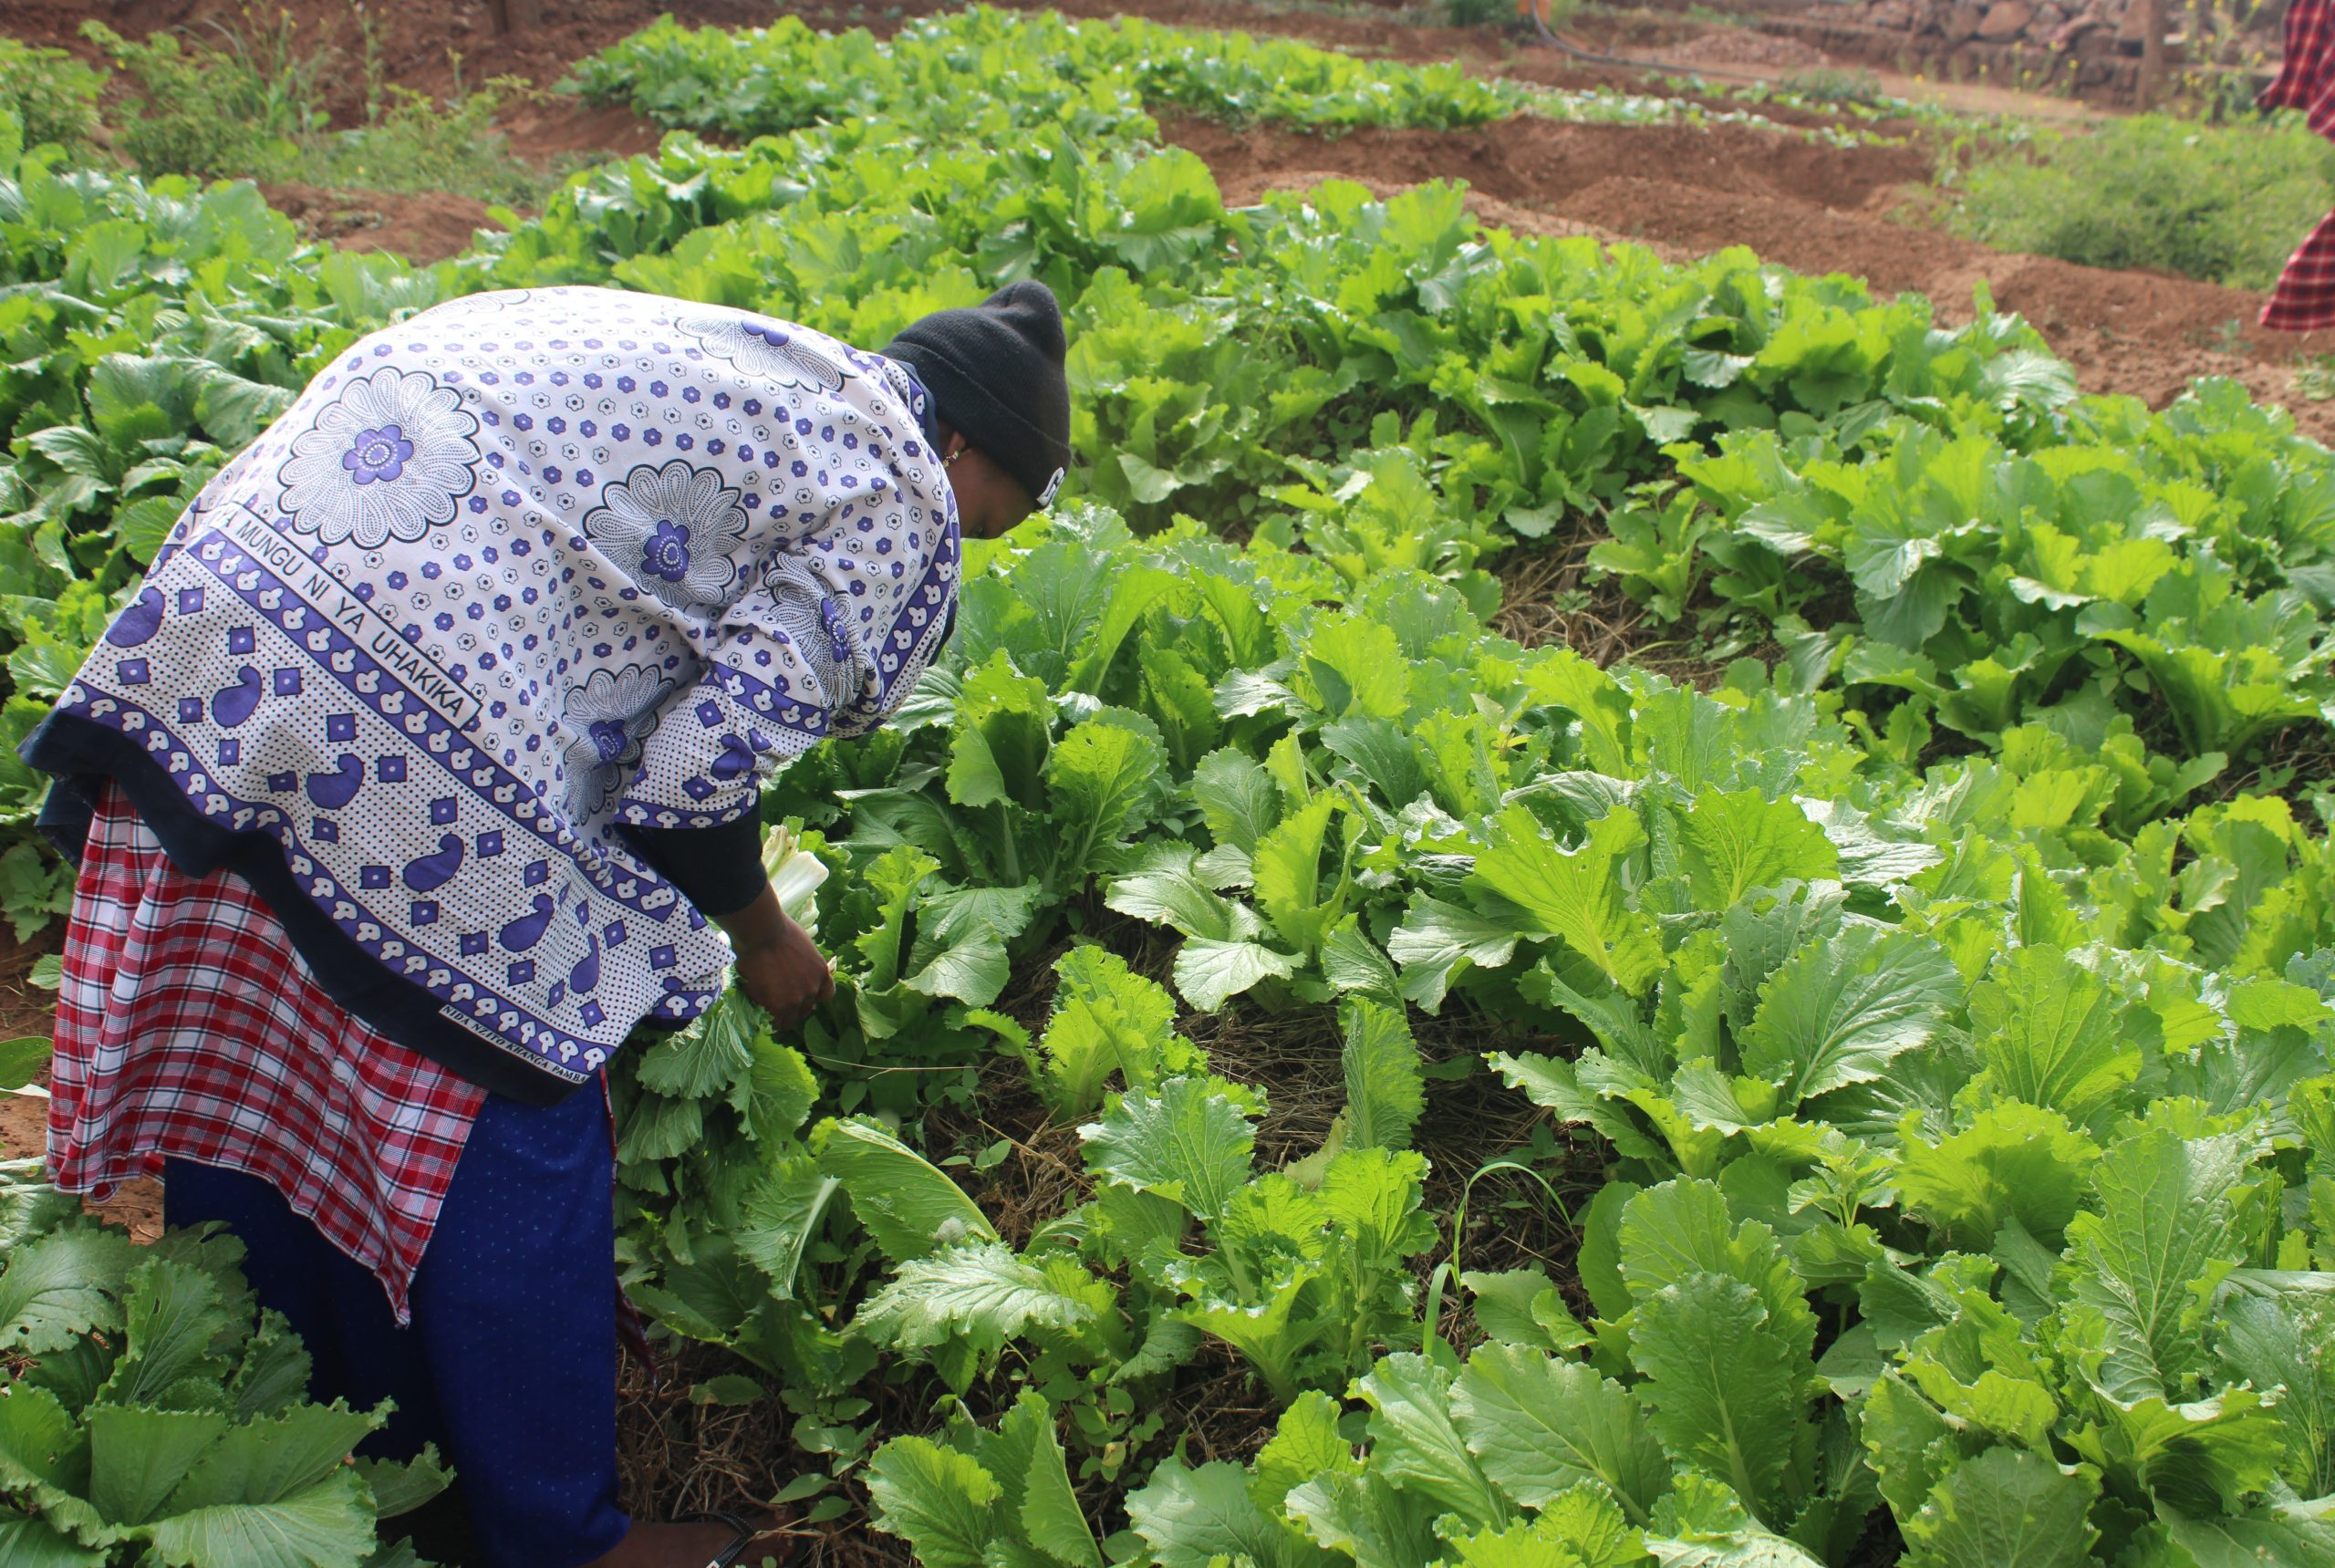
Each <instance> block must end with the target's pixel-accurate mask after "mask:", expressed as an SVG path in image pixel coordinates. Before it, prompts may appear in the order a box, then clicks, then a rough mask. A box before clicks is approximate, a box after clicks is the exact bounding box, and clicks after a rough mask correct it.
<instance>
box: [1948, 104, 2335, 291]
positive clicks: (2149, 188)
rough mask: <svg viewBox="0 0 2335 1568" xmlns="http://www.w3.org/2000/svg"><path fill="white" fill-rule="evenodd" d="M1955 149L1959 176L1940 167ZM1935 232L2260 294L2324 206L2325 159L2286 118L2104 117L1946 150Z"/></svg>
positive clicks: (2329, 160)
mask: <svg viewBox="0 0 2335 1568" xmlns="http://www.w3.org/2000/svg"><path fill="white" fill-rule="evenodd" d="M1964 153H1968V154H1969V155H1970V157H1971V161H1970V163H1969V166H1968V167H1967V169H1959V168H1956V167H1955V166H1954V164H1958V162H1959V161H1960V156H1961V155H1962V154H1964ZM1940 183H1941V184H1944V185H1946V186H1948V187H1949V188H1952V187H1956V186H1958V187H1959V191H1958V200H1957V201H1956V203H1955V205H1954V206H1953V208H1952V209H1951V210H1950V211H1949V213H1947V216H1946V223H1947V226H1948V227H1950V228H1952V229H1953V230H1955V231H1956V233H1958V234H1963V235H1965V236H1966V237H1967V238H1970V239H1974V240H1978V241H1980V242H1982V243H1984V244H1989V245H1993V246H1996V247H1998V248H1999V249H2004V250H2014V251H2027V252H2031V253H2032V254H2037V255H2048V256H2057V257H2059V258H2060V260H2062V261H2071V262H2078V263H2081V264H2082V265H2086V266H2099V267H2114V268H2128V267H2145V268H2153V269H2154V270H2157V271H2161V272H2170V273H2177V274H2179V275H2182V276H2185V277H2195V278H2205V279H2207V280H2209V281H2211V282H2215V283H2220V284H2226V285H2227V286H2230V287H2232V288H2252V289H2260V288H2268V286H2270V285H2271V284H2272V283H2273V282H2275V281H2276V280H2277V278H2278V272H2279V269H2280V268H2281V267H2283V266H2284V265H2286V260H2287V257H2288V254H2290V253H2291V252H2292V251H2293V249H2294V247H2295V246H2296V245H2297V244H2299V243H2300V242H2301V240H2302V237H2303V236H2304V235H2305V234H2309V232H2310V229H2311V226H2312V225H2313V224H2314V223H2318V222H2319V219H2321V218H2323V217H2325V216H2326V215H2327V212H2328V209H2329V208H2330V206H2335V150H2330V148H2328V147H2327V145H2326V144H2325V143H2323V142H2321V141H2320V140H2319V138H2318V137H2316V136H2314V135H2312V134H2311V132H2310V130H2309V128H2308V127H2307V126H2305V125H2304V124H2303V122H2302V119H2300V117H2299V116H2288V115H2281V116H2278V117H2277V118H2276V119H2272V120H2270V121H2268V122H2265V121H2260V120H2257V121H2254V122H2253V123H2251V124H2241V125H2233V126H2209V125H2201V124H2198V123H2196V122H2195V121H2190V120H2182V119H2173V118H2170V117H2168V116H2164V115H2138V116H2134V117H2133V118H2131V119H2115V120H2110V121H2107V122H2105V123H2103V124H2102V125H2099V126H2096V127H2093V128H2091V129H2090V130H2082V131H2074V132H2052V133H2049V134H2048V135H2047V136H2046V137H2045V138H2044V139H2042V140H2039V141H2035V142H2025V143H2022V142H2013V141H2006V140H2000V139H1989V140H1986V141H1983V142H1979V143H1977V144H1976V145H1975V147H1974V146H1972V145H1971V144H1967V143H1966V144H1964V145H1962V146H1958V147H1957V148H1956V156H1955V159H1954V162H1953V163H1951V164H1949V168H1948V171H1947V173H1946V175H1944V176H1943V177H1942V178H1941V181H1940Z"/></svg>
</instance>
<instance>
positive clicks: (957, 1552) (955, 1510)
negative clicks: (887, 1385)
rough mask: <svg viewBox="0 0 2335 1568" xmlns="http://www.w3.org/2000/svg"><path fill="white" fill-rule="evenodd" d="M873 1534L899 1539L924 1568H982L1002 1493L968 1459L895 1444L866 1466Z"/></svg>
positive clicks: (925, 1442)
mask: <svg viewBox="0 0 2335 1568" xmlns="http://www.w3.org/2000/svg"><path fill="white" fill-rule="evenodd" d="M1003 1491H1004V1489H1003V1488H1002V1487H1001V1486H1000V1485H999V1484H998V1481H997V1478H996V1477H995V1476H992V1475H991V1474H990V1473H989V1471H987V1470H985V1469H982V1468H981V1465H980V1463H979V1462H978V1461H976V1460H974V1459H971V1458H970V1456H968V1455H965V1454H960V1453H959V1452H957V1451H956V1450H955V1449H944V1448H942V1447H941V1446H940V1445H939V1444H938V1443H936V1442H934V1441H932V1440H931V1439H930V1438H914V1437H910V1438H893V1439H892V1440H891V1441H890V1442H888V1443H886V1444H885V1445H884V1446H883V1447H882V1448H880V1449H877V1450H876V1457H875V1458H874V1459H870V1460H869V1461H868V1463H867V1496H868V1499H869V1501H872V1502H873V1503H874V1504H875V1522H876V1525H877V1528H878V1529H881V1530H886V1531H889V1532H891V1533H892V1534H894V1535H899V1536H905V1537H906V1538H907V1539H908V1544H909V1545H910V1546H912V1547H914V1548H915V1549H916V1556H917V1561H918V1562H919V1563H923V1564H924V1565H925V1568H982V1564H983V1561H984V1552H985V1551H986V1549H987V1547H988V1545H989V1542H990V1540H991V1535H992V1534H993V1533H994V1532H995V1521H993V1520H992V1518H991V1508H992V1506H993V1505H994V1504H995V1503H996V1502H997V1501H998V1499H999V1498H1000V1497H1001V1496H1002V1495H1003Z"/></svg>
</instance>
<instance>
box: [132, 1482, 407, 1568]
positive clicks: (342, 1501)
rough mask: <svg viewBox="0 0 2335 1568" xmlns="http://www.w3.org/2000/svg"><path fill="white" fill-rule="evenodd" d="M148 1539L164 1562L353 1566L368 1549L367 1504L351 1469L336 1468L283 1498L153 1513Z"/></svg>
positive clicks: (192, 1567) (174, 1567)
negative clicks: (158, 1516)
mask: <svg viewBox="0 0 2335 1568" xmlns="http://www.w3.org/2000/svg"><path fill="white" fill-rule="evenodd" d="M152 1540H153V1543H154V1547H153V1550H154V1555H155V1557H156V1558H158V1559H159V1560H160V1561H161V1562H162V1563H166V1564H169V1565H170V1568H211V1565H212V1564H213V1563H234V1564H235V1565H236V1568H244V1565H245V1564H249V1565H250V1568H358V1565H359V1564H361V1563H364V1562H365V1560H366V1559H367V1558H368V1557H369V1556H371V1555H372V1552H373V1547H374V1534H373V1511H372V1508H371V1507H370V1505H369V1500H368V1498H367V1497H366V1495H365V1483H364V1482H363V1481H361V1480H358V1478H357V1472H356V1471H354V1470H350V1469H341V1470H338V1471H337V1472H335V1473H334V1474H333V1475H332V1476H330V1477H328V1478H327V1479H326V1480H321V1481H318V1482H317V1484H316V1485H314V1486H311V1487H309V1488H307V1489H306V1490H302V1491H298V1492H296V1493H294V1494H292V1495H291V1496H289V1497H284V1498H278V1499H275V1500H274V1501H268V1502H229V1503H218V1504H214V1505H212V1506H209V1507H205V1508H199V1509H193V1510H190V1511H187V1512H184V1513H181V1514H176V1515H173V1516H172V1517H171V1518H169V1519H164V1520H158V1521H155V1523H154V1526H153V1534H152Z"/></svg>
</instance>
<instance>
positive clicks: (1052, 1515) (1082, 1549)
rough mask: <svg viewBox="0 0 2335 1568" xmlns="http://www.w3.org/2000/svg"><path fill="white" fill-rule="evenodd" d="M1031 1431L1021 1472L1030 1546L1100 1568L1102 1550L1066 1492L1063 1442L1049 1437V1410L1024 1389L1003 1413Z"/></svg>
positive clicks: (1068, 1566) (1076, 1565) (1069, 1567)
mask: <svg viewBox="0 0 2335 1568" xmlns="http://www.w3.org/2000/svg"><path fill="white" fill-rule="evenodd" d="M1017 1422H1018V1423H1020V1424H1022V1426H1025V1427H1027V1428H1029V1429H1030V1432H1031V1442H1030V1462H1029V1464H1028V1466H1027V1467H1026V1468H1025V1469H1024V1471H1023V1475H1022V1507H1021V1525H1022V1533H1023V1534H1025V1535H1027V1536H1028V1537H1029V1538H1030V1544H1031V1545H1033V1546H1034V1547H1036V1548H1037V1549H1038V1550H1039V1551H1041V1552H1044V1553H1045V1554H1046V1555H1047V1556H1049V1557H1052V1558H1053V1560H1054V1561H1055V1562H1057V1563H1062V1564H1063V1565H1064V1568H1103V1549H1102V1548H1101V1547H1100V1546H1097V1545H1096V1544H1095V1532H1094V1530H1093V1528H1092V1527H1091V1526H1089V1525H1088V1524H1087V1522H1086V1515H1085V1513H1084V1511H1081V1510H1080V1508H1079V1506H1078V1495H1077V1493H1075V1492H1074V1491H1073V1490H1071V1486H1070V1469H1069V1465H1068V1463H1067V1462H1066V1461H1065V1459H1064V1457H1063V1451H1062V1440H1061V1439H1060V1438H1057V1437H1056V1436H1055V1435H1054V1422H1053V1412H1052V1411H1051V1410H1050V1409H1049V1408H1048V1407H1047V1405H1046V1402H1045V1401H1044V1400H1043V1399H1042V1398H1040V1397H1038V1396H1037V1395H1035V1394H1033V1393H1031V1392H1029V1391H1028V1390H1026V1389H1025V1390H1023V1391H1022V1395H1021V1396H1020V1397H1018V1398H1017V1399H1016V1400H1015V1401H1014V1405H1013V1409H1012V1413H1011V1414H1010V1415H1008V1416H1007V1417H1006V1423H1007V1424H1008V1425H1011V1424H1013V1423H1017Z"/></svg>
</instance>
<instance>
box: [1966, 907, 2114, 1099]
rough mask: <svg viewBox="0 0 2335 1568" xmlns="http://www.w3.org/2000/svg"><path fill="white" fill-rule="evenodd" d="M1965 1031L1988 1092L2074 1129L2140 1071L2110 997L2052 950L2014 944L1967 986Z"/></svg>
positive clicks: (2088, 974)
mask: <svg viewBox="0 0 2335 1568" xmlns="http://www.w3.org/2000/svg"><path fill="white" fill-rule="evenodd" d="M1970 1023H1971V1033H1972V1034H1973V1035H1974V1036H1975V1043H1976V1044H1977V1047H1978V1051H1979V1054H1980V1055H1981V1056H1983V1057H1984V1058H1985V1060H1986V1063H1987V1075H1988V1077H1989V1078H1990V1079H1991V1081H1992V1083H1993V1085H1994V1087H1995V1089H1996V1091H1997V1092H1998V1093H1999V1094H2003V1095H2007V1096H2010V1097H2011V1098H2013V1099H2019V1100H2025V1101H2027V1102H2028V1103H2029V1105H2036V1106H2044V1107H2045V1108H2046V1109H2049V1110H2054V1111H2058V1112H2060V1114H2061V1115H2063V1116H2066V1117H2067V1118H2068V1119H2069V1120H2070V1121H2071V1122H2073V1123H2075V1124H2076V1125H2077V1126H2078V1127H2081V1126H2083V1125H2085V1124H2086V1123H2088V1122H2090V1121H2091V1119H2092V1118H2093V1117H2094V1116H2098V1115H2099V1114H2100V1113H2101V1112H2102V1111H2104V1110H2106V1109H2108V1108H2109V1107H2110V1106H2112V1105H2113V1104H2115V1103H2116V1101H2117V1100H2118V1099H2119V1098H2120V1097H2121V1096H2122V1094H2123V1091H2124V1089H2125V1087H2126V1085H2129V1084H2131V1083H2132V1081H2133V1078H2134V1077H2135V1076H2137V1075H2138V1074H2139V1072H2140V1068H2141V1054H2140V1051H2139V1048H2138V1047H2137V1046H2136V1045H2133V1044H2131V1043H2130V1041H2129V1040H2128V1038H2127V1036H2126V1034H2125V1032H2124V1030H2123V1029H2122V1027H2121V1024H2120V1020H2119V1017H2118V1009H2117V1005H2116V1002H2115V999H2114V998H2113V997H2112V996H2111V995H2110V994H2109V992H2108V988H2107V987H2106V986H2104V985H2102V983H2101V982H2100V981H2099V980H2098V979H2097V978H2096V977H2095V976H2094V975H2092V974H2091V971H2088V970H2084V969H2081V968H2079V967H2078V966H2077V965H2076V964H2075V963H2073V962H2071V961H2070V960H2069V958H2068V956H2067V954H2065V953H2064V952H2062V951H2060V950H2059V949H2058V948H2054V947H2049V946H2038V947H2029V948H2018V949H2014V950H2011V951H2009V952H2007V953H2005V954H2003V955H2002V956H2001V957H2000V958H1998V959H1997V960H1996V961H1995V964H1994V967H1993V968H1992V969H1991V970H1989V971H1987V978H1986V979H1985V980H1983V981H1979V982H1978V983H1977V985H1974V986H1972V987H1971V988H1970Z"/></svg>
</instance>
